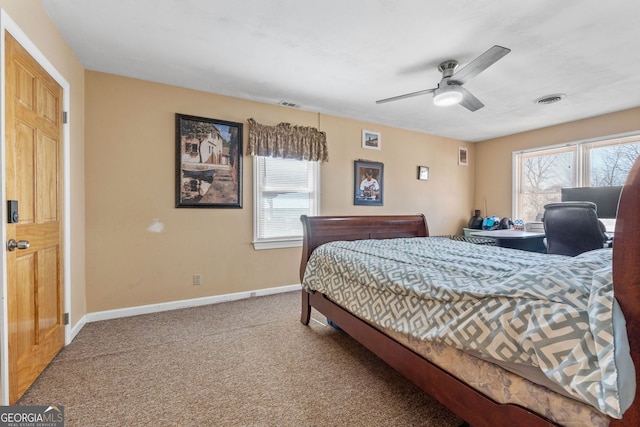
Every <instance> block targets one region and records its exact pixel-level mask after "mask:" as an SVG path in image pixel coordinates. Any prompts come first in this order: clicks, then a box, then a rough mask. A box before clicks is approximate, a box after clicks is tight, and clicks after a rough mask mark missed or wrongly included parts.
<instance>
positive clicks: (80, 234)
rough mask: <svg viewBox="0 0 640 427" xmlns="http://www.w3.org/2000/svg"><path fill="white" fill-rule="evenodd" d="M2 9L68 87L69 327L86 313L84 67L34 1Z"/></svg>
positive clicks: (6, 3)
mask: <svg viewBox="0 0 640 427" xmlns="http://www.w3.org/2000/svg"><path fill="white" fill-rule="evenodd" d="M0 8H2V9H3V10H4V11H5V12H6V13H7V14H8V15H9V17H10V18H11V19H12V20H13V21H14V22H15V23H16V24H17V25H18V27H20V29H21V30H22V31H23V32H24V33H25V34H26V35H27V37H28V38H29V39H30V40H31V42H32V43H33V44H34V45H35V46H36V47H37V48H38V50H40V52H42V53H43V54H44V56H45V57H46V58H47V59H48V61H49V62H51V64H52V65H53V66H54V67H55V68H56V70H57V71H58V72H59V73H60V74H61V75H62V76H64V78H65V79H66V81H67V82H68V83H69V85H70V109H69V117H70V122H69V126H70V152H71V155H70V157H71V158H70V165H69V167H70V174H71V183H70V184H71V211H70V212H67V213H66V214H68V215H70V217H71V230H70V233H71V271H70V279H71V307H70V309H71V325H75V324H76V323H77V322H78V321H79V320H80V319H81V318H82V316H84V315H85V313H86V304H85V251H84V248H85V246H84V243H85V221H84V216H85V211H84V207H85V201H84V68H83V67H82V65H81V64H80V62H79V61H78V59H77V58H76V56H75V55H74V53H73V52H72V51H71V49H70V48H69V46H68V45H67V44H66V42H65V41H64V39H63V38H62V36H61V35H60V33H59V32H58V30H57V29H56V27H55V26H54V25H53V23H52V22H51V20H50V19H49V17H48V15H47V14H46V12H45V11H44V9H43V8H42V6H41V5H40V2H38V1H36V0H20V1H18V0H0Z"/></svg>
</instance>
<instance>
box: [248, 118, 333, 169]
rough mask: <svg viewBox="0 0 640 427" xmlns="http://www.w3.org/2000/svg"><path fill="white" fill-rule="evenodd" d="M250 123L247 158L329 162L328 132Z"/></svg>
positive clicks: (251, 120) (281, 124) (282, 124)
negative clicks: (259, 157)
mask: <svg viewBox="0 0 640 427" xmlns="http://www.w3.org/2000/svg"><path fill="white" fill-rule="evenodd" d="M248 121H249V144H248V145H247V154H248V155H250V156H264V157H281V158H283V159H297V160H311V161H321V162H326V161H328V160H329V152H328V150H327V134H326V133H325V132H321V131H319V130H318V129H316V128H313V127H308V126H291V125H290V124H289V123H280V124H278V125H276V126H267V125H263V124H260V123H257V122H256V121H255V120H253V119H248Z"/></svg>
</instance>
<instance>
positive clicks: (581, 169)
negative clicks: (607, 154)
mask: <svg viewBox="0 0 640 427" xmlns="http://www.w3.org/2000/svg"><path fill="white" fill-rule="evenodd" d="M625 139H629V141H616V140H625ZM634 139H635V141H633V140H634ZM621 143H622V144H633V143H640V132H628V133H622V134H615V135H609V136H604V137H598V138H590V139H584V140H579V141H574V142H568V143H563V144H554V145H546V146H541V147H536V148H530V149H526V150H517V151H513V152H512V155H511V158H512V161H511V166H512V185H511V215H512V218H520V217H519V216H518V215H520V212H519V208H518V205H519V198H520V197H519V196H520V194H521V193H520V187H521V185H522V183H521V180H520V175H521V168H520V164H521V156H522V155H529V154H534V153H539V154H540V155H543V154H544V153H545V152H550V151H558V152H562V151H574V156H575V157H574V158H575V171H574V174H575V177H574V179H575V185H576V187H585V186H590V185H588V183H589V180H590V178H589V172H590V169H589V161H590V160H589V152H590V150H591V149H593V148H598V147H604V146H613V145H616V144H621Z"/></svg>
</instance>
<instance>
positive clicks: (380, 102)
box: [376, 88, 436, 104]
mask: <svg viewBox="0 0 640 427" xmlns="http://www.w3.org/2000/svg"><path fill="white" fill-rule="evenodd" d="M435 90H436V88H433V89H425V90H419V91H417V92H411V93H405V94H404V95H398V96H393V97H391V98H385V99H379V100H377V101H376V104H383V103H385V102H391V101H397V100H399V99H405V98H411V97H414V96H419V95H425V94H427V93H433V92H434V91H435Z"/></svg>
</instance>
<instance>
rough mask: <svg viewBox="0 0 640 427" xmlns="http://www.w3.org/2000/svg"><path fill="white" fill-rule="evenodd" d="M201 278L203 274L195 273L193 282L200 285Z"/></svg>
mask: <svg viewBox="0 0 640 427" xmlns="http://www.w3.org/2000/svg"><path fill="white" fill-rule="evenodd" d="M200 279H201V276H200V275H199V274H194V275H193V284H194V285H199V284H200Z"/></svg>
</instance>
